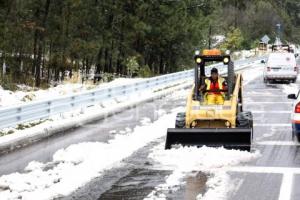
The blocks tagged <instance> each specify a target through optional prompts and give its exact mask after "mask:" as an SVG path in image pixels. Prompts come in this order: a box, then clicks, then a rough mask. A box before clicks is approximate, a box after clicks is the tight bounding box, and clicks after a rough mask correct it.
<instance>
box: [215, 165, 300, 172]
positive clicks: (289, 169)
mask: <svg viewBox="0 0 300 200" xmlns="http://www.w3.org/2000/svg"><path fill="white" fill-rule="evenodd" d="M222 169H224V168H222ZM215 170H218V169H215ZM226 171H230V172H245V173H261V174H284V173H286V172H289V173H292V174H300V168H298V167H266V166H263V167H257V166H240V167H228V168H226Z"/></svg>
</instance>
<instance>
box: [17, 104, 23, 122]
mask: <svg viewBox="0 0 300 200" xmlns="http://www.w3.org/2000/svg"><path fill="white" fill-rule="evenodd" d="M17 111H18V115H17V120H18V121H21V119H22V117H21V115H22V114H21V113H22V108H21V107H18V109H17Z"/></svg>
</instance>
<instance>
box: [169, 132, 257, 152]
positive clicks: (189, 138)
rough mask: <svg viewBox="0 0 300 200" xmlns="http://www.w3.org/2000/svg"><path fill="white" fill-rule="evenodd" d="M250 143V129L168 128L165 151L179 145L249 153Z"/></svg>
mask: <svg viewBox="0 0 300 200" xmlns="http://www.w3.org/2000/svg"><path fill="white" fill-rule="evenodd" d="M251 141H252V128H191V129H185V128H169V129H168V133H167V139H166V145H165V149H171V147H172V145H176V144H179V145H183V146H197V147H201V146H208V147H224V148H226V149H237V150H244V151H250V150H251Z"/></svg>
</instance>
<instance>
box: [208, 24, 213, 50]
mask: <svg viewBox="0 0 300 200" xmlns="http://www.w3.org/2000/svg"><path fill="white" fill-rule="evenodd" d="M211 34H212V32H211V24H210V25H209V29H208V49H211Z"/></svg>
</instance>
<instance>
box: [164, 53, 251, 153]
mask: <svg viewBox="0 0 300 200" xmlns="http://www.w3.org/2000/svg"><path fill="white" fill-rule="evenodd" d="M194 59H195V62H196V67H195V84H194V86H193V88H192V90H191V92H190V94H189V95H188V97H187V105H186V111H185V112H184V113H178V114H177V117H176V123H175V128H169V129H168V132H167V138H166V144H165V148H166V149H170V148H171V147H172V145H177V144H179V145H183V146H197V147H201V146H209V147H224V148H227V149H239V150H246V151H250V149H251V142H252V135H253V117H252V114H251V112H244V111H243V99H242V92H243V88H242V87H243V82H242V81H243V78H242V75H241V74H238V73H237V74H236V73H235V72H234V64H233V62H232V61H231V59H230V56H229V55H222V54H221V52H220V51H219V50H204V51H203V53H202V54H200V53H199V51H196V55H195V57H194ZM208 62H223V64H224V67H226V66H227V72H228V73H227V77H223V78H224V79H225V80H226V81H227V86H228V88H227V90H226V91H219V92H224V93H225V101H224V104H223V105H208V104H207V100H206V93H207V92H210V91H208V90H206V91H200V89H199V88H201V86H203V85H204V84H205V79H206V78H207V77H206V76H205V65H206V64H207V63H208Z"/></svg>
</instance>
